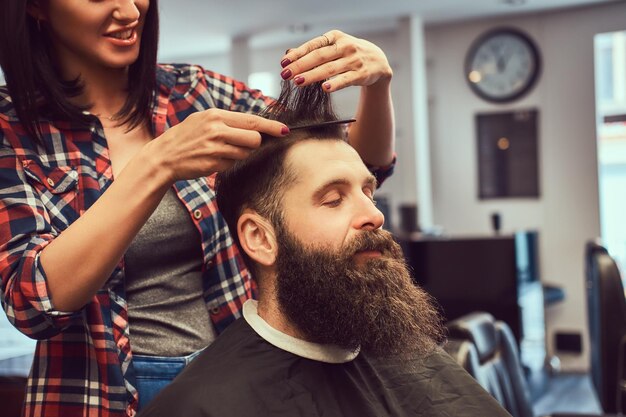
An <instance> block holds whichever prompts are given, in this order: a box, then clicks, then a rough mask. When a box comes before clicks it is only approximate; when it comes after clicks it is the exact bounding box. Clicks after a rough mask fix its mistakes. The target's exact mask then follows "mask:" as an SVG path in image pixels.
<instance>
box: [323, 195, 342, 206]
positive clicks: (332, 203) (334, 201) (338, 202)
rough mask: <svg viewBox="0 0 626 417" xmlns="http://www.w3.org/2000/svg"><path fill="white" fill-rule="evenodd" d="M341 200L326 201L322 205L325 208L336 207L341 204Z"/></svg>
mask: <svg viewBox="0 0 626 417" xmlns="http://www.w3.org/2000/svg"><path fill="white" fill-rule="evenodd" d="M341 201H342V198H341V197H339V198H336V199H334V200H330V201H326V202H325V203H324V204H323V205H324V206H326V207H338V206H339V205H340V204H341Z"/></svg>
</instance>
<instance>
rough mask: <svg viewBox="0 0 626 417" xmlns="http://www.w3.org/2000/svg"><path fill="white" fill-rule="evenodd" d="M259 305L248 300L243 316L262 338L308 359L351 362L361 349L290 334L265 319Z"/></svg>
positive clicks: (327, 361) (244, 306)
mask: <svg viewBox="0 0 626 417" xmlns="http://www.w3.org/2000/svg"><path fill="white" fill-rule="evenodd" d="M257 305H258V301H256V300H248V301H246V302H245V303H244V305H243V317H244V319H245V320H246V322H248V324H249V325H250V327H252V329H253V330H254V331H255V332H256V333H257V334H258V335H259V336H261V338H263V339H264V340H265V341H266V342H268V343H270V344H271V345H274V346H276V347H277V348H279V349H282V350H284V351H287V352H289V353H293V354H294V355H297V356H300V357H303V358H306V359H311V360H314V361H318V362H326V363H346V362H350V361H352V360H353V359H355V358H356V357H357V355H358V354H359V349H356V350H355V351H352V350H347V349H343V348H340V347H338V346H335V345H322V344H319V343H313V342H307V341H306V340H302V339H298V338H296V337H293V336H289V335H288V334H285V333H283V332H281V331H279V330H277V329H275V328H273V327H272V326H270V325H269V324H268V323H267V322H266V321H265V320H263V319H262V318H261V316H259V314H258V312H257Z"/></svg>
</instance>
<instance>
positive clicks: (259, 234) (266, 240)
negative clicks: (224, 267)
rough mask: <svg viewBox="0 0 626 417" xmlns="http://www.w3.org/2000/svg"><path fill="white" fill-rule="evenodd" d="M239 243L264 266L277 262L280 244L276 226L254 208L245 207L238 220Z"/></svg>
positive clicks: (251, 256) (252, 257)
mask: <svg viewBox="0 0 626 417" xmlns="http://www.w3.org/2000/svg"><path fill="white" fill-rule="evenodd" d="M237 235H238V236H239V244H240V245H241V248H242V249H243V250H244V252H246V254H247V255H248V256H249V257H250V258H251V259H252V260H253V261H255V262H257V263H258V264H260V265H263V266H273V265H274V263H275V262H276V256H277V253H278V245H277V241H276V233H275V231H274V227H273V226H272V225H271V224H270V222H269V221H267V219H266V218H265V217H263V216H261V215H260V214H259V213H257V212H256V211H254V210H250V209H245V210H244V212H243V214H242V215H241V216H239V220H238V221H237Z"/></svg>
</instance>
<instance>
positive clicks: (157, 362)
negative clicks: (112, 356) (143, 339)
mask: <svg viewBox="0 0 626 417" xmlns="http://www.w3.org/2000/svg"><path fill="white" fill-rule="evenodd" d="M203 351H204V349H200V350H198V351H197V352H193V353H191V354H189V355H187V356H147V355H133V367H134V368H135V374H136V375H137V376H143V377H151V376H152V377H172V378H173V377H175V376H176V375H178V374H179V373H180V371H182V370H183V369H184V368H185V366H187V365H189V363H190V362H191V361H192V360H194V359H195V357H196V356H198V355H199V354H200V353H202V352H203Z"/></svg>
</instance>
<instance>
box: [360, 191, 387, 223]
mask: <svg viewBox="0 0 626 417" xmlns="http://www.w3.org/2000/svg"><path fill="white" fill-rule="evenodd" d="M354 221H355V223H354V227H355V228H356V229H359V230H361V229H363V230H376V229H380V228H381V227H382V226H383V224H384V223H385V216H384V215H383V213H382V212H381V211H380V210H378V208H377V207H376V204H375V203H374V202H373V201H372V200H370V199H369V198H368V197H367V196H363V198H362V199H360V201H359V207H358V213H357V215H356V216H355V220H354Z"/></svg>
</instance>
